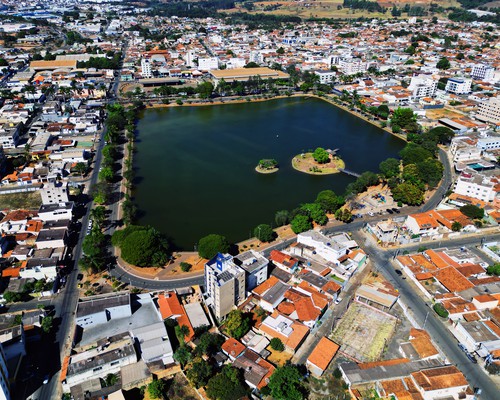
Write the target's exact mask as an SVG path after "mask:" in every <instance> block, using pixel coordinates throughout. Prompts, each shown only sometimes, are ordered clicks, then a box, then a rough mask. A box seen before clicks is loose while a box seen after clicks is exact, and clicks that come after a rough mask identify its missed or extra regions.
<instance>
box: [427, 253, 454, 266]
mask: <svg viewBox="0 0 500 400" xmlns="http://www.w3.org/2000/svg"><path fill="white" fill-rule="evenodd" d="M424 253H425V254H426V255H427V257H429V259H430V261H431V262H432V263H433V264H434V265H435V266H436V267H437V268H439V269H441V268H446V267H447V266H449V265H450V263H449V262H448V260H444V259H443V254H442V253H437V252H435V251H434V250H426V251H425V252H424Z"/></svg>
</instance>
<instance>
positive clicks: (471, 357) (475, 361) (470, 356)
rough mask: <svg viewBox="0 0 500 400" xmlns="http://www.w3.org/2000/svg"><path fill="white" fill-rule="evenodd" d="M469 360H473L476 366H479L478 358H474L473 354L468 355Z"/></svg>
mask: <svg viewBox="0 0 500 400" xmlns="http://www.w3.org/2000/svg"><path fill="white" fill-rule="evenodd" d="M467 358H468V359H469V360H471V361H472V362H473V363H474V364H477V360H476V357H474V356H473V355H472V354H471V353H467Z"/></svg>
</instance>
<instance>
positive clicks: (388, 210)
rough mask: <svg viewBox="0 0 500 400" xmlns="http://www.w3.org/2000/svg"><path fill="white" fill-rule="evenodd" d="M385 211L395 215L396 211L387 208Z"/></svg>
mask: <svg viewBox="0 0 500 400" xmlns="http://www.w3.org/2000/svg"><path fill="white" fill-rule="evenodd" d="M385 211H387V212H388V213H389V214H394V211H392V210H391V209H390V208H387V209H386V210H385Z"/></svg>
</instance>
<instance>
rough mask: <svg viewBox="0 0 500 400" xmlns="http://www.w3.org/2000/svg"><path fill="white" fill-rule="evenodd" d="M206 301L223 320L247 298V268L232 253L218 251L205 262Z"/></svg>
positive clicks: (217, 316)
mask: <svg viewBox="0 0 500 400" xmlns="http://www.w3.org/2000/svg"><path fill="white" fill-rule="evenodd" d="M205 287H206V294H205V296H206V302H207V304H208V305H209V306H211V307H212V309H213V310H214V313H215V316H216V318H217V319H219V320H221V319H223V318H225V317H226V315H227V314H229V312H230V311H231V310H232V309H233V307H234V306H236V305H238V304H240V303H241V302H242V301H243V300H245V270H244V269H243V268H241V267H238V266H237V265H236V264H235V263H234V262H233V257H232V256H231V255H230V254H220V253H218V254H217V255H216V256H215V257H214V258H213V259H212V260H210V261H209V262H208V263H206V264H205Z"/></svg>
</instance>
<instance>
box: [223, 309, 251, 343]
mask: <svg viewBox="0 0 500 400" xmlns="http://www.w3.org/2000/svg"><path fill="white" fill-rule="evenodd" d="M224 327H225V330H226V333H227V334H228V335H229V336H231V337H233V338H235V339H240V338H242V337H243V336H244V335H245V334H246V333H247V332H248V331H249V330H250V327H251V326H250V318H249V317H248V316H247V315H245V314H244V313H243V312H242V311H241V310H232V311H231V312H230V313H229V314H228V315H227V318H226V321H225V323H224Z"/></svg>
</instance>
